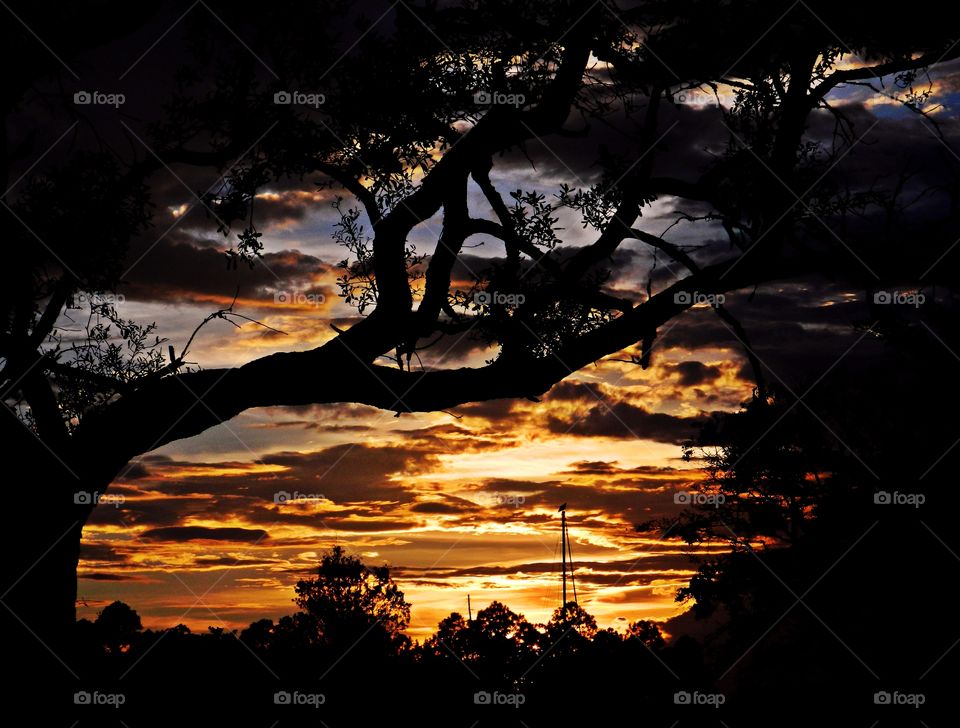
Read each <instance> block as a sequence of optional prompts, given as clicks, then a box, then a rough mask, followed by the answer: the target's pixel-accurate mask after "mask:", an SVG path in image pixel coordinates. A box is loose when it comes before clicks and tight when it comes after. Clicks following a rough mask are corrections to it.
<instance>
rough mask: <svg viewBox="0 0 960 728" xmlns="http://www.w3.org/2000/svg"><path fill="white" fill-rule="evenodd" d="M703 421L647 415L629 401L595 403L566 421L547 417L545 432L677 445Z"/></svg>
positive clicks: (695, 430) (698, 418)
mask: <svg viewBox="0 0 960 728" xmlns="http://www.w3.org/2000/svg"><path fill="white" fill-rule="evenodd" d="M704 422H705V418H702V417H677V416H675V415H668V414H664V413H662V412H650V411H648V410H646V409H644V408H643V407H640V406H638V405H635V404H631V403H629V402H614V403H612V404H606V403H597V404H596V405H595V406H592V407H590V408H589V409H588V410H587V412H586V413H585V414H582V415H581V414H580V413H575V414H573V415H572V416H570V417H569V418H560V417H557V416H556V415H548V416H547V429H548V430H549V431H550V432H552V433H554V434H558V435H563V434H568V435H578V436H580V437H616V438H629V437H632V438H638V439H642V440H656V441H658V442H670V443H681V442H683V441H684V440H689V439H690V438H691V437H693V435H695V434H696V432H697V428H698V427H701V426H702V425H703V423H704Z"/></svg>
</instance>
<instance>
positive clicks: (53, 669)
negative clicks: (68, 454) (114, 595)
mask: <svg viewBox="0 0 960 728" xmlns="http://www.w3.org/2000/svg"><path fill="white" fill-rule="evenodd" d="M0 416H3V417H5V419H6V421H5V422H4V423H3V428H2V430H3V435H4V437H3V442H4V444H5V445H7V446H9V450H7V452H6V453H5V455H6V457H5V460H6V462H7V464H8V468H10V471H13V472H17V471H19V473H20V475H19V483H18V482H16V481H14V482H13V483H10V484H9V485H8V487H7V504H8V505H7V508H8V511H7V512H8V517H7V521H8V526H7V528H8V529H9V530H8V534H9V536H8V540H7V543H8V546H7V549H6V553H5V554H4V557H3V559H2V560H0V564H2V566H0V619H2V627H3V634H4V637H5V643H6V646H7V648H8V650H9V652H7V658H8V666H10V668H11V669H10V670H9V679H5V680H4V681H3V682H4V691H9V692H10V694H9V695H8V696H7V700H11V701H15V702H11V703H8V704H25V703H24V701H26V700H29V701H31V703H30V704H31V705H33V706H36V707H37V708H48V709H49V710H46V709H44V710H42V711H41V712H42V713H49V712H50V711H53V712H55V713H57V714H61V713H62V712H63V711H67V713H69V710H70V708H69V706H70V705H71V704H72V702H73V693H74V692H75V691H76V690H78V689H79V688H80V678H81V677H82V669H81V668H82V666H81V665H78V664H76V663H77V660H76V656H75V654H74V651H73V647H72V635H73V633H74V631H75V630H74V625H75V620H76V598H77V561H78V558H79V553H80V536H81V533H82V530H83V523H84V521H85V520H86V518H87V516H88V515H89V513H90V509H89V507H87V506H85V505H84V504H82V503H81V504H78V503H75V497H74V494H75V493H81V492H83V491H85V490H88V489H87V488H86V487H85V486H84V484H83V482H82V481H81V480H80V479H79V478H78V477H76V475H75V474H74V473H75V470H76V469H74V468H70V467H69V466H68V465H66V464H65V463H64V462H62V461H61V460H60V459H59V458H58V456H56V455H54V454H53V453H51V452H50V451H49V450H48V449H47V448H46V446H45V445H44V444H43V443H42V442H40V440H38V439H37V438H36V436H35V435H34V434H33V433H32V432H30V431H29V430H28V429H27V428H26V427H24V426H23V425H22V424H21V423H19V422H17V420H16V419H15V418H13V417H11V416H10V413H9V412H7V413H0ZM14 463H20V464H21V467H20V468H15V467H12V466H13V464H14ZM8 472H9V471H8ZM79 500H83V498H80V499H79ZM5 652H6V651H5Z"/></svg>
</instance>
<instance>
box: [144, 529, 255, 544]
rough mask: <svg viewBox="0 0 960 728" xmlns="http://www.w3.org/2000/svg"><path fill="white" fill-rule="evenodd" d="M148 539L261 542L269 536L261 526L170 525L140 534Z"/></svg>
mask: <svg viewBox="0 0 960 728" xmlns="http://www.w3.org/2000/svg"><path fill="white" fill-rule="evenodd" d="M140 538H142V539H145V540H147V541H176V542H182V541H236V542H238V543H259V542H260V541H263V540H265V539H267V538H268V535H267V532H266V531H263V530H261V529H259V528H207V527H206V526H170V527H168V528H152V529H150V530H148V531H144V532H143V533H142V534H140Z"/></svg>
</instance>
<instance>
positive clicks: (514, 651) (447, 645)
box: [77, 546, 703, 725]
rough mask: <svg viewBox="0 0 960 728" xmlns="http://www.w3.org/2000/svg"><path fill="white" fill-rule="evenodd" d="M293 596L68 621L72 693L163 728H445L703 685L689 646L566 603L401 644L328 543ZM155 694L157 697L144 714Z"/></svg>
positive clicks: (392, 593) (398, 628)
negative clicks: (247, 726)
mask: <svg viewBox="0 0 960 728" xmlns="http://www.w3.org/2000/svg"><path fill="white" fill-rule="evenodd" d="M295 601H296V603H297V605H298V606H299V610H298V611H296V612H295V613H293V614H291V615H288V616H284V617H282V618H280V619H279V620H277V621H276V622H274V621H273V620H271V619H261V620H258V621H256V622H253V623H252V624H250V625H249V626H248V627H247V628H245V629H242V630H232V631H228V630H226V629H224V628H221V627H210V628H208V631H207V632H204V633H197V632H192V631H191V630H190V629H189V628H188V627H186V626H185V625H182V624H178V625H176V626H174V627H170V628H168V629H159V630H154V629H143V628H142V623H141V620H140V617H139V615H138V614H137V612H136V611H135V610H134V609H132V608H131V607H130V606H128V605H126V604H124V603H123V602H119V601H117V602H114V603H112V604H110V605H109V606H107V607H105V608H104V609H103V610H102V611H101V612H100V614H99V615H98V617H97V618H96V620H95V621H90V620H86V619H81V620H79V621H78V622H77V649H78V650H79V651H80V653H82V656H83V662H84V663H85V664H86V665H87V666H88V667H89V672H90V674H92V675H96V676H97V679H96V680H94V681H91V682H90V683H89V685H86V686H85V687H84V688H83V691H86V692H87V693H88V694H89V695H90V698H89V703H88V706H89V710H90V712H91V713H93V712H96V713H97V714H98V715H99V716H100V717H101V718H105V719H108V720H109V719H111V718H115V717H119V716H121V715H129V714H135V715H136V716H137V718H138V720H140V719H144V720H166V719H168V718H169V716H170V714H172V713H175V712H176V711H177V710H184V709H188V710H190V711H191V713H192V714H199V715H204V714H207V713H209V714H210V715H219V716H221V717H222V716H225V715H242V716H245V717H246V718H250V717H251V716H259V715H263V716H264V717H265V718H272V719H274V720H276V719H282V720H283V722H284V724H287V725H300V724H303V725H307V724H310V725H320V723H317V722H316V721H317V720H323V721H337V720H339V719H342V718H345V717H346V718H350V719H352V720H357V721H358V724H360V725H364V724H366V722H365V721H366V720H369V721H371V722H374V721H375V717H374V716H375V715H376V714H377V713H379V712H382V711H383V710H385V706H391V707H390V708H389V711H390V712H391V713H393V714H398V713H400V714H406V713H409V714H410V715H411V716H413V715H415V714H416V715H417V717H416V720H417V723H416V724H420V725H423V724H432V723H431V722H430V721H431V720H433V719H436V720H437V724H444V725H447V724H458V721H459V722H462V718H469V717H470V716H472V720H484V719H492V718H493V717H494V716H498V717H497V720H498V721H502V720H517V719H519V718H520V716H527V718H529V717H530V716H531V715H536V714H546V713H550V712H553V711H554V710H555V709H556V707H557V700H558V695H563V694H565V693H566V692H567V691H568V690H569V691H571V693H570V694H571V695H572V694H574V693H575V694H576V696H577V699H578V700H581V701H589V702H590V704H591V705H593V706H594V707H595V704H596V703H597V701H601V702H609V704H611V705H613V704H615V703H616V702H617V701H623V700H625V699H626V697H627V696H629V703H630V704H631V705H632V706H635V707H636V706H643V705H649V706H654V705H656V704H658V703H659V704H663V705H666V704H668V703H672V702H673V700H674V697H673V694H674V691H675V690H676V689H677V688H676V676H678V675H683V676H685V679H686V680H687V681H688V683H690V684H692V683H694V682H697V681H699V680H701V679H702V677H703V674H702V656H701V650H700V647H699V644H698V643H697V641H696V640H694V639H693V638H691V637H682V638H679V639H677V640H674V641H672V642H670V643H668V642H667V640H665V639H664V636H663V634H662V633H661V629H660V625H658V624H656V623H654V622H651V621H643V620H641V621H638V622H634V623H632V624H630V625H629V626H628V627H627V628H626V630H624V631H616V630H614V629H609V628H608V629H600V628H598V626H597V623H596V620H595V619H594V617H593V616H591V615H590V614H589V613H588V612H587V611H586V610H585V609H584V608H582V607H580V606H578V605H577V604H576V603H574V602H569V603H567V604H566V605H565V607H563V608H558V609H556V610H555V611H554V613H553V615H552V617H551V619H550V620H549V621H548V622H547V623H546V624H534V623H531V622H530V621H528V620H527V619H526V618H525V617H524V616H523V615H522V614H519V613H517V612H514V611H513V610H511V609H510V608H509V607H508V606H506V605H505V604H503V603H501V602H498V601H494V602H492V603H491V604H490V605H489V606H487V607H486V608H484V609H480V610H479V611H477V613H476V615H475V617H474V618H473V619H467V618H466V617H464V616H463V615H461V614H459V613H456V612H454V613H451V614H450V615H449V616H448V617H446V618H445V619H443V620H442V621H441V622H440V624H439V625H438V627H437V630H436V632H435V633H434V634H433V635H432V636H430V637H429V638H427V639H426V640H424V641H423V642H422V643H419V642H413V641H412V640H411V639H410V638H409V637H408V636H407V635H406V634H404V631H403V630H404V629H405V628H406V627H407V626H408V624H409V619H410V604H409V603H407V602H406V601H405V599H404V595H403V592H402V591H401V590H400V589H399V587H398V586H397V584H396V583H395V582H394V581H393V579H392V578H391V577H390V574H389V569H388V568H387V567H374V566H367V565H365V564H363V563H362V562H361V561H360V559H358V558H357V557H354V556H351V555H349V554H347V553H346V552H345V551H344V549H343V548H342V547H339V546H335V547H333V548H332V549H331V550H330V551H328V552H326V553H324V554H323V555H322V557H321V559H320V563H319V566H318V568H317V572H316V575H315V576H314V577H313V578H311V579H306V580H302V581H300V582H298V584H297V585H296V598H295ZM85 683H86V681H85ZM698 684H699V683H698ZM160 686H163V688H162V690H161V689H160ZM83 691H81V692H83ZM94 691H96V693H97V695H94ZM161 692H162V693H163V694H164V695H166V696H168V700H165V701H164V703H165V704H164V705H160V706H158V705H157V700H156V698H157V695H158V694H160V693H161ZM117 695H119V696H122V697H119V698H116V697H114V698H112V699H111V698H110V696H117ZM80 700H81V701H82V700H85V698H82V697H81V698H80ZM116 703H120V705H119V706H117V705H115V704H116ZM168 711H169V712H168ZM420 713H423V715H420ZM411 719H413V718H412V717H411ZM269 724H270V723H267V724H266V725H269ZM469 724H470V721H468V722H467V723H466V725H469ZM330 725H339V723H336V722H333V723H330Z"/></svg>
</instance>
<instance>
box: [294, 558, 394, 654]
mask: <svg viewBox="0 0 960 728" xmlns="http://www.w3.org/2000/svg"><path fill="white" fill-rule="evenodd" d="M296 593H297V596H296V599H294V601H295V602H296V603H297V606H298V607H300V609H302V610H303V614H302V615H298V619H299V625H298V629H297V632H298V633H301V632H304V631H305V632H307V633H308V634H309V635H310V637H311V638H312V639H313V640H315V641H317V642H318V643H319V644H322V645H324V646H327V647H341V648H342V647H348V646H350V645H353V644H355V643H356V642H357V641H358V640H360V639H361V638H362V639H363V640H364V642H365V643H366V644H371V643H374V644H379V643H380V642H386V643H390V644H392V645H393V648H394V649H397V648H399V647H401V646H402V645H403V644H404V643H405V642H406V637H405V635H403V630H404V629H406V627H407V625H408V624H409V623H410V604H409V603H407V602H406V601H405V599H404V597H403V592H402V591H401V590H400V588H399V587H398V586H397V584H396V582H394V581H393V579H391V578H390V569H389V568H387V567H386V566H366V565H365V564H364V563H363V562H362V561H361V560H360V559H359V558H357V557H356V556H350V555H349V554H347V552H346V551H345V550H344V549H343V547H342V546H334V547H333V548H331V549H330V551H329V552H326V553H324V554H323V555H322V556H321V557H320V565H319V566H318V567H317V575H316V577H314V578H312V579H303V580H301V581H298V582H297V585H296Z"/></svg>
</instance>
